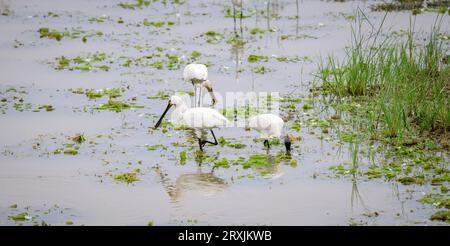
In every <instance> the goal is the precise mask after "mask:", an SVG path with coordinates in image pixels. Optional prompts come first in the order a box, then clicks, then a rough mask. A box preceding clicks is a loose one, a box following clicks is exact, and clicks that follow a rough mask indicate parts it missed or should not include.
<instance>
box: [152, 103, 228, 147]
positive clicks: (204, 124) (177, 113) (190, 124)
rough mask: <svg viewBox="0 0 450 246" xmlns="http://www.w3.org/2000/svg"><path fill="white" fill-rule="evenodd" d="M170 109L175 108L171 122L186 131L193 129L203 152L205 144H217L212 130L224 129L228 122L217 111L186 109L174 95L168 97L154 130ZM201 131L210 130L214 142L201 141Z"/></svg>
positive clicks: (200, 108) (199, 108) (210, 109)
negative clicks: (186, 129) (184, 128)
mask: <svg viewBox="0 0 450 246" xmlns="http://www.w3.org/2000/svg"><path fill="white" fill-rule="evenodd" d="M171 107H174V108H175V110H174V111H173V112H172V117H171V118H172V122H173V123H175V124H177V125H180V126H184V127H187V128H188V129H193V130H194V132H195V134H196V137H197V139H198V145H199V147H200V150H201V151H203V147H204V146H205V144H207V143H209V144H212V145H217V144H218V142H217V139H216V136H215V135H214V132H213V130H212V129H213V128H220V127H224V126H226V125H227V124H228V123H229V120H228V119H227V118H225V116H223V115H222V114H221V113H219V111H217V110H215V109H212V108H204V107H198V108H188V106H187V105H186V102H184V101H183V99H181V98H180V97H179V96H175V95H174V96H171V97H170V99H169V103H168V104H167V108H166V109H165V110H164V113H163V114H162V115H161V118H159V120H158V122H157V123H156V125H155V129H156V128H158V127H159V125H160V124H161V122H162V120H163V118H164V116H165V115H166V113H167V111H169V109H170V108H171ZM202 130H210V131H211V134H212V136H213V138H214V142H211V141H208V140H203V139H202Z"/></svg>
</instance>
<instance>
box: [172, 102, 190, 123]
mask: <svg viewBox="0 0 450 246" xmlns="http://www.w3.org/2000/svg"><path fill="white" fill-rule="evenodd" d="M187 109H188V107H187V106H186V104H180V105H177V107H176V108H175V110H174V111H173V113H172V120H175V121H176V122H178V123H180V120H181V118H182V116H183V114H184V112H186V110H187Z"/></svg>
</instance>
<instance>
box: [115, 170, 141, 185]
mask: <svg viewBox="0 0 450 246" xmlns="http://www.w3.org/2000/svg"><path fill="white" fill-rule="evenodd" d="M140 173H141V170H140V169H139V168H137V169H135V170H133V171H132V172H129V173H123V174H119V175H116V176H114V180H115V181H117V182H122V183H126V184H131V183H133V182H136V181H139V180H140V179H139V178H138V176H139V175H140Z"/></svg>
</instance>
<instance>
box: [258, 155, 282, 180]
mask: <svg viewBox="0 0 450 246" xmlns="http://www.w3.org/2000/svg"><path fill="white" fill-rule="evenodd" d="M275 159H276V157H275V156H273V155H267V162H268V163H269V165H267V166H264V167H261V168H258V171H259V173H261V174H262V175H263V176H264V178H268V179H277V178H280V177H281V176H283V175H284V172H283V170H282V168H281V167H282V163H281V162H276V160H275Z"/></svg>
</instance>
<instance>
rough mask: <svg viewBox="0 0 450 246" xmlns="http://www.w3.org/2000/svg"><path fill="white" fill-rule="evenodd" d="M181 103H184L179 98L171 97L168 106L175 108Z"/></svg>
mask: <svg viewBox="0 0 450 246" xmlns="http://www.w3.org/2000/svg"><path fill="white" fill-rule="evenodd" d="M182 103H184V101H183V99H181V97H179V96H171V97H170V98H169V104H170V105H171V106H174V107H177V106H179V105H181V104H182Z"/></svg>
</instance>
